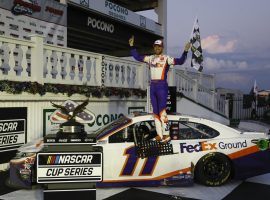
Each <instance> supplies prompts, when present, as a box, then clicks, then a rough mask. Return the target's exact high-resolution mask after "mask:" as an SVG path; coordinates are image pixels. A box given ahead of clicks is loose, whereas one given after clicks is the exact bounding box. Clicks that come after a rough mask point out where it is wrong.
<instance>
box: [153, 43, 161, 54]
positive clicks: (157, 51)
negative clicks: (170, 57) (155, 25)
mask: <svg viewBox="0 0 270 200" xmlns="http://www.w3.org/2000/svg"><path fill="white" fill-rule="evenodd" d="M153 48H154V52H155V54H156V55H160V54H162V52H163V41H162V40H156V41H155V42H154V44H153Z"/></svg>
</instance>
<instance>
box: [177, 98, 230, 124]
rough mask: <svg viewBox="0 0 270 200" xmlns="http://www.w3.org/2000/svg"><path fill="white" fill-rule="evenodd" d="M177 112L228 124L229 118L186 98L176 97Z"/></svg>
mask: <svg viewBox="0 0 270 200" xmlns="http://www.w3.org/2000/svg"><path fill="white" fill-rule="evenodd" d="M177 112H178V113H181V114H186V115H193V116H197V117H202V118H206V119H210V120H213V121H216V122H220V123H222V124H225V125H229V120H228V119H227V118H225V117H223V116H221V115H219V114H217V113H214V112H212V111H211V110H209V109H206V108H204V107H203V106H200V105H198V104H196V103H194V102H192V101H190V100H188V99H186V98H178V99H177Z"/></svg>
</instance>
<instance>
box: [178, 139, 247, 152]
mask: <svg viewBox="0 0 270 200" xmlns="http://www.w3.org/2000/svg"><path fill="white" fill-rule="evenodd" d="M245 147H247V141H246V140H245V141H243V142H219V143H210V142H205V141H204V142H198V143H197V144H187V143H186V142H185V143H180V152H181V153H184V152H188V153H193V152H201V151H210V150H217V149H222V150H224V149H240V148H245Z"/></svg>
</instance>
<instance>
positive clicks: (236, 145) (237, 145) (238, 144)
mask: <svg viewBox="0 0 270 200" xmlns="http://www.w3.org/2000/svg"><path fill="white" fill-rule="evenodd" d="M218 147H219V148H220V149H241V148H244V147H247V141H246V140H245V141H244V142H227V143H225V142H220V143H219V144H218Z"/></svg>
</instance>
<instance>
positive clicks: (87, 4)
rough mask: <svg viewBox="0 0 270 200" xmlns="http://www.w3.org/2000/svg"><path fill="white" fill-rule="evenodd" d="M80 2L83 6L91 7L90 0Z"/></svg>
mask: <svg viewBox="0 0 270 200" xmlns="http://www.w3.org/2000/svg"><path fill="white" fill-rule="evenodd" d="M80 4H81V5H82V6H86V7H89V0H80Z"/></svg>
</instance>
